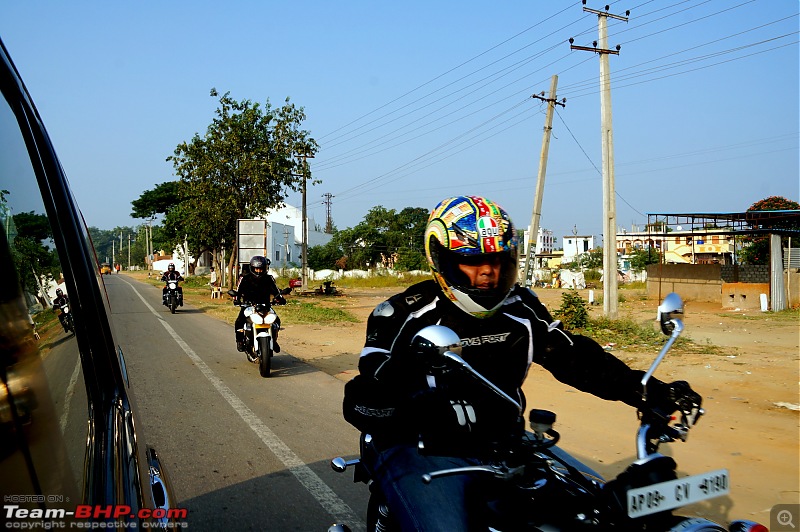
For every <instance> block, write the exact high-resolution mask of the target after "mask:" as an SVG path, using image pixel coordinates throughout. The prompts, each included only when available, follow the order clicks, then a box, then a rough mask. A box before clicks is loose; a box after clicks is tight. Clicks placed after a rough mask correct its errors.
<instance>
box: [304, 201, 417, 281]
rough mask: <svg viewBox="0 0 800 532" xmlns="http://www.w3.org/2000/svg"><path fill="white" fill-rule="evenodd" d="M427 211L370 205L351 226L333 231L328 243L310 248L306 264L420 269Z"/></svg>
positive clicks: (350, 267) (328, 266) (335, 267)
mask: <svg viewBox="0 0 800 532" xmlns="http://www.w3.org/2000/svg"><path fill="white" fill-rule="evenodd" d="M428 214H429V212H428V210H427V209H423V208H421V207H406V208H404V209H403V210H401V211H400V212H397V211H395V210H394V209H386V208H384V207H382V206H380V205H378V206H377V207H373V208H372V209H370V211H369V212H368V213H367V214H366V215H365V216H364V219H363V220H362V221H361V222H359V224H358V225H356V226H355V227H353V228H349V229H344V230H341V231H336V232H335V233H334V235H333V239H331V241H330V242H329V243H328V244H326V245H324V246H315V247H313V248H310V249H309V253H308V264H309V266H310V267H311V268H313V269H317V270H319V269H327V268H331V269H337V268H342V269H356V268H358V269H367V268H371V267H375V266H390V267H393V268H394V269H396V270H400V271H408V270H419V269H424V268H426V259H425V246H424V243H423V238H424V235H425V226H426V224H427V222H428Z"/></svg>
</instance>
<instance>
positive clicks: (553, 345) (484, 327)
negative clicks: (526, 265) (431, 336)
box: [344, 196, 700, 531]
mask: <svg viewBox="0 0 800 532" xmlns="http://www.w3.org/2000/svg"><path fill="white" fill-rule="evenodd" d="M425 251H426V255H427V258H428V264H429V266H430V268H431V271H432V273H433V277H434V279H435V280H428V281H423V282H421V283H418V284H416V285H414V286H411V287H409V288H408V289H407V290H406V291H405V292H403V293H401V294H398V295H396V296H393V297H392V298H390V299H389V300H387V301H385V302H383V303H381V304H380V305H378V306H377V307H376V308H375V310H374V311H373V312H372V314H371V315H370V316H369V319H368V321H367V334H366V344H365V346H364V349H363V350H362V352H361V358H360V361H359V365H358V369H359V372H360V374H359V375H358V376H357V377H355V378H354V379H353V380H351V381H350V382H348V383H347V385H346V387H345V397H344V416H345V419H347V420H348V421H349V422H350V423H351V424H353V425H354V426H355V427H356V428H358V429H359V430H360V431H362V432H364V433H369V434H370V435H372V442H373V443H374V444H375V447H376V448H377V451H378V454H377V456H375V457H372V458H369V460H370V461H371V462H373V463H369V464H368V469H369V470H371V471H373V472H374V478H375V481H376V482H378V484H379V486H380V489H381V490H382V492H383V493H384V495H385V497H386V502H387V504H388V506H389V510H390V512H391V514H392V515H393V516H394V517H395V518H396V519H397V522H398V524H399V525H400V528H401V529H402V530H436V531H441V530H447V531H456V530H478V529H480V528H481V526H480V518H479V516H476V515H475V509H479V508H480V507H481V505H480V504H479V501H480V495H481V494H482V493H485V491H486V489H487V488H486V485H485V482H483V479H485V478H486V477H479V476H471V475H454V476H447V477H441V478H437V479H436V481H435V482H432V483H430V484H428V485H425V484H423V483H422V482H421V481H420V478H421V476H422V475H423V474H424V473H428V472H430V471H436V470H441V469H449V468H456V467H465V466H470V465H476V464H480V463H481V462H482V460H484V459H485V458H486V457H488V456H489V454H488V453H490V451H491V449H492V448H493V447H495V446H497V445H498V444H501V445H502V442H503V441H511V440H513V439H517V438H519V437H520V434H521V432H522V431H523V430H524V426H523V424H522V422H521V419H520V418H519V415H518V412H517V411H516V410H515V409H513V408H509V405H508V404H507V403H506V402H505V401H503V400H502V399H500V398H498V397H497V396H496V395H494V394H491V393H489V394H487V393H486V391H485V388H484V387H482V386H478V385H476V384H475V383H474V381H472V380H470V379H469V377H464V376H463V373H460V372H442V371H437V370H436V368H431V367H430V364H429V363H427V362H426V361H425V360H423V359H422V358H421V357H420V354H419V353H414V352H412V351H411V350H410V349H409V346H410V345H411V340H412V338H413V337H414V336H415V335H416V334H417V333H418V332H419V331H420V330H421V329H422V328H423V327H425V326H427V325H433V324H438V325H444V326H446V327H449V328H451V329H452V330H453V331H455V332H456V334H458V336H459V337H460V338H461V345H462V353H461V356H462V358H463V359H464V360H465V361H466V362H467V363H469V364H470V365H471V366H472V367H473V368H475V370H477V371H478V372H479V373H480V374H481V375H483V376H484V377H485V378H487V379H489V380H490V381H492V382H493V383H494V384H495V385H497V386H498V387H500V388H501V389H502V390H503V391H504V392H505V393H507V394H508V395H510V396H511V397H513V398H515V399H516V400H517V401H518V402H519V403H520V404H521V405H523V407H524V405H525V398H524V396H523V393H522V389H521V387H522V383H523V381H524V380H525V377H526V376H527V373H528V368H529V366H530V364H531V363H532V362H535V363H537V364H540V365H541V366H543V367H544V368H545V369H547V370H548V371H550V372H551V373H552V374H553V375H554V376H555V377H556V378H557V379H558V380H559V381H561V382H564V383H566V384H569V385H571V386H574V387H575V388H577V389H579V390H582V391H585V392H589V393H591V394H594V395H596V396H598V397H601V398H603V399H608V400H617V401H623V402H625V403H627V404H629V405H631V406H633V407H637V406H638V405H639V404H640V403H641V401H642V395H641V391H642V389H641V388H642V387H641V385H640V381H641V378H642V376H643V374H644V372H642V371H636V370H633V369H630V368H629V367H628V366H627V365H625V363H623V362H622V361H620V360H619V359H617V358H615V357H614V356H612V355H611V354H609V353H607V352H606V351H605V350H603V348H602V347H601V346H600V345H599V344H597V343H596V342H595V341H594V340H591V339H590V338H586V337H583V336H578V335H574V334H571V333H568V332H566V331H565V330H564V329H563V327H562V325H561V323H560V322H558V321H555V320H553V318H552V317H551V316H550V313H549V312H548V311H547V309H546V308H545V307H544V305H543V304H542V303H541V302H540V301H539V299H538V298H537V297H536V295H535V294H534V293H533V292H531V291H530V290H529V289H527V288H523V287H520V286H519V285H517V284H516V278H517V240H516V237H515V234H514V226H513V224H512V222H511V219H510V218H509V216H508V214H507V213H506V212H505V211H504V210H503V209H501V208H500V207H499V206H498V205H497V204H495V203H493V202H492V201H489V200H488V199H485V198H480V197H475V196H460V197H455V198H449V199H446V200H444V201H442V202H441V203H439V205H438V206H436V208H435V209H434V210H433V212H432V213H431V215H430V217H429V219H428V224H427V228H426V231H425ZM685 397H691V399H692V400H693V401H694V402H696V403H697V404H700V397H699V396H698V395H697V394H696V393H695V392H693V391H692V390H691V388H690V387H689V385H688V384H687V383H685V382H682V381H678V382H674V383H672V384H665V383H663V382H661V381H657V380H656V379H651V380H650V384H649V385H648V401H649V402H650V404H664V405H670V406H672V405H674V403H675V401H676V400H681V399H682V398H685ZM653 401H655V403H653ZM676 409H677V408H672V410H670V409H669V407H668V408H665V410H668V411H674V410H676ZM587 415H588V414H587ZM423 447H424V449H423ZM362 458H364V457H362ZM473 501H474V502H473ZM476 502H478V503H477V504H476ZM484 529H485V527H484Z"/></svg>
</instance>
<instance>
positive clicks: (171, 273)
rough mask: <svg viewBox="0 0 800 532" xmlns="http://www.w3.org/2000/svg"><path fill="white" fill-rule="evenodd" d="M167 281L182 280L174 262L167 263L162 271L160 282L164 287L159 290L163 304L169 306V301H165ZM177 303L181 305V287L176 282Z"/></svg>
mask: <svg viewBox="0 0 800 532" xmlns="http://www.w3.org/2000/svg"><path fill="white" fill-rule="evenodd" d="M168 281H178V282H180V281H183V276H182V275H181V274H180V272H179V271H178V270H176V269H175V264H173V263H171V262H170V263H169V266H167V271H165V272H164V275H162V276H161V282H163V283H165V284H164V288H163V290H162V291H161V297H162V300H163V303H164V305H167V306H169V302H167V285H166V283H167V282H168ZM178 305H179V306H181V307H182V306H183V287H182V286H181V285H180V284H178Z"/></svg>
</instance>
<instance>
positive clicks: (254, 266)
mask: <svg viewBox="0 0 800 532" xmlns="http://www.w3.org/2000/svg"><path fill="white" fill-rule="evenodd" d="M267 267H269V260H268V259H267V258H266V257H262V256H261V255H255V256H254V257H253V258H252V259H250V273H251V274H253V276H254V277H261V274H263V273H264V272H265V271H267Z"/></svg>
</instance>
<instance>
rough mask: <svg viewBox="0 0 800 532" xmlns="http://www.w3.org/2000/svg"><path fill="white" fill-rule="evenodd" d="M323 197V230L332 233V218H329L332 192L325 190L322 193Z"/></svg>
mask: <svg viewBox="0 0 800 532" xmlns="http://www.w3.org/2000/svg"><path fill="white" fill-rule="evenodd" d="M322 197H323V198H325V201H324V203H325V232H326V233H328V234H331V233H333V219H331V199H333V197H334V196H333V194H331V193H330V192H326V193H325V194H323V195H322Z"/></svg>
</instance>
